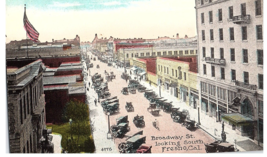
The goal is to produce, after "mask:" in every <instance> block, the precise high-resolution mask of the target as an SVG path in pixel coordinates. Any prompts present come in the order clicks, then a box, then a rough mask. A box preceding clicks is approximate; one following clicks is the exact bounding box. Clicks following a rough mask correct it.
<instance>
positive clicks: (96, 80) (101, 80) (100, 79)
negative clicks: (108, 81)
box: [92, 77, 104, 83]
mask: <svg viewBox="0 0 267 157" xmlns="http://www.w3.org/2000/svg"><path fill="white" fill-rule="evenodd" d="M92 81H93V83H97V82H100V83H101V82H103V81H104V80H103V78H102V77H100V78H98V79H94V80H92Z"/></svg>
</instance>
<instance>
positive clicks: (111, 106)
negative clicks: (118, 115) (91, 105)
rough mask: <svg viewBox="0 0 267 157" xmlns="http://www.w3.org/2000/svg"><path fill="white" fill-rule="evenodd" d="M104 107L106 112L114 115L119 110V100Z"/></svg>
mask: <svg viewBox="0 0 267 157" xmlns="http://www.w3.org/2000/svg"><path fill="white" fill-rule="evenodd" d="M103 109H104V112H105V114H108V113H110V115H112V114H113V113H115V112H119V103H118V102H113V103H110V104H108V105H107V106H106V107H105V108H103Z"/></svg>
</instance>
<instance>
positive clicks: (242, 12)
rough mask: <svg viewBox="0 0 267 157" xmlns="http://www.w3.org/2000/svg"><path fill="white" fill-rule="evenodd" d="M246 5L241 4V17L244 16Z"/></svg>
mask: <svg viewBox="0 0 267 157" xmlns="http://www.w3.org/2000/svg"><path fill="white" fill-rule="evenodd" d="M246 14H247V13H246V3H243V4H241V15H242V16H246Z"/></svg>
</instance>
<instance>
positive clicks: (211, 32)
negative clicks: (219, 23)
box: [210, 29, 214, 40]
mask: <svg viewBox="0 0 267 157" xmlns="http://www.w3.org/2000/svg"><path fill="white" fill-rule="evenodd" d="M210 40H214V37H213V29H210Z"/></svg>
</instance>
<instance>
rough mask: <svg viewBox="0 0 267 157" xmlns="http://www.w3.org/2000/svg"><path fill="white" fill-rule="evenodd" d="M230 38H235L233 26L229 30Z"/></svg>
mask: <svg viewBox="0 0 267 157" xmlns="http://www.w3.org/2000/svg"><path fill="white" fill-rule="evenodd" d="M229 32H230V40H235V32H234V28H233V27H231V28H230V30H229Z"/></svg>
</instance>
